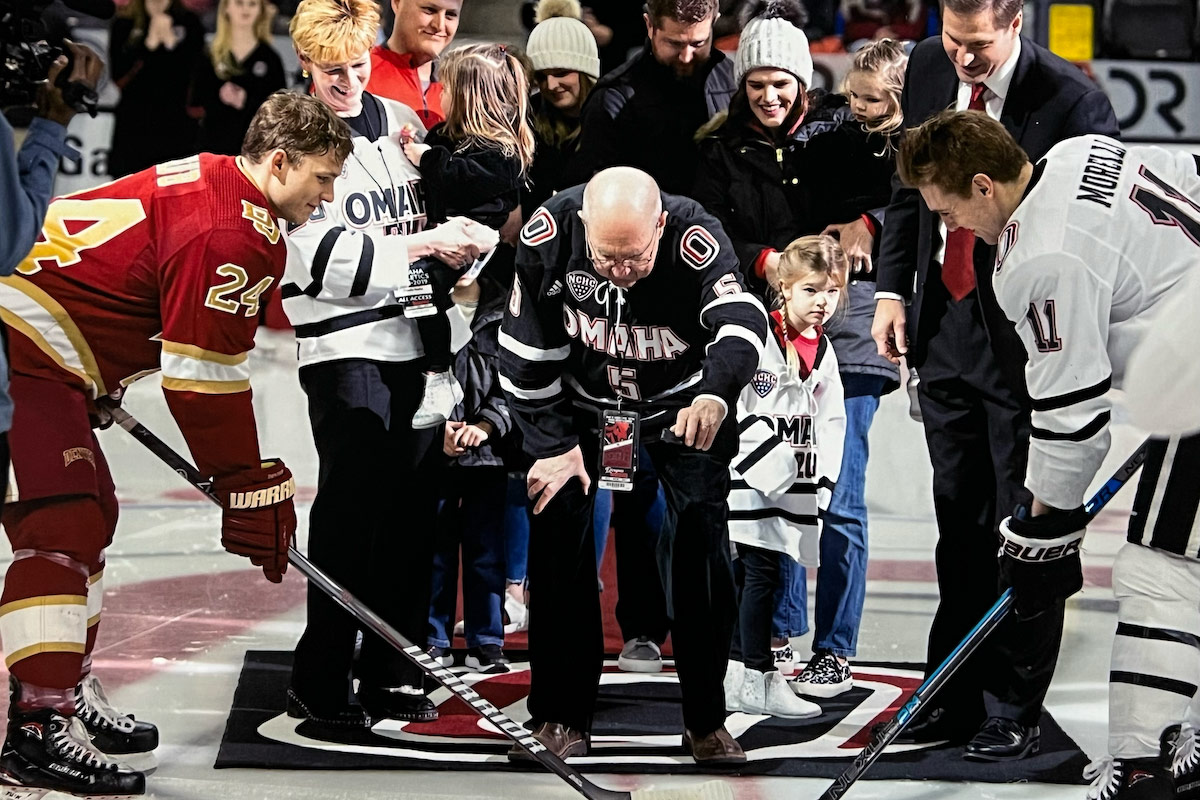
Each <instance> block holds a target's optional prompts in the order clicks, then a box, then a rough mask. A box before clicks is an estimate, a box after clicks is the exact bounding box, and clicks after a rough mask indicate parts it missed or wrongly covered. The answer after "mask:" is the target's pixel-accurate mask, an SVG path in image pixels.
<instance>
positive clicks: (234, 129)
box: [190, 0, 287, 156]
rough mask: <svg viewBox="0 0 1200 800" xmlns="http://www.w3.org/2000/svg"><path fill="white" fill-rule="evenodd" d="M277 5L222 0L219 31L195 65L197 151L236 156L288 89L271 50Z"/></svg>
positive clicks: (193, 95)
mask: <svg viewBox="0 0 1200 800" xmlns="http://www.w3.org/2000/svg"><path fill="white" fill-rule="evenodd" d="M273 15H274V7H273V6H271V5H269V4H268V2H267V0H221V2H220V3H219V4H218V5H217V33H216V35H215V36H214V37H213V40H212V44H211V45H210V46H209V48H208V53H207V54H206V55H207V57H206V58H201V59H199V60H198V61H197V64H196V73H195V75H194V76H193V78H192V91H191V100H190V103H191V105H192V108H193V112H192V113H193V114H194V115H198V116H199V117H200V138H199V141H198V149H199V150H200V152H202V153H219V154H221V155H227V156H235V155H237V154H238V153H240V152H242V139H244V138H245V136H246V130H247V129H248V128H249V127H250V120H251V119H253V118H254V113H255V112H256V111H258V107H259V106H261V105H262V104H263V101H264V100H266V99H267V98H268V97H270V96H271V94H272V92H275V91H277V90H279V89H285V88H287V77H286V76H285V75H284V70H283V61H282V60H281V59H280V57H279V53H277V52H276V51H275V48H274V47H272V46H271V17H272V16H273Z"/></svg>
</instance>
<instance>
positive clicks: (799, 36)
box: [733, 2, 813, 89]
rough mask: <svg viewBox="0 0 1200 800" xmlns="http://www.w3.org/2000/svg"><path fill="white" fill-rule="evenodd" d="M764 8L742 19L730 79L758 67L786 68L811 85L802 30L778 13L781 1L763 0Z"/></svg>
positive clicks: (810, 65) (739, 79)
mask: <svg viewBox="0 0 1200 800" xmlns="http://www.w3.org/2000/svg"><path fill="white" fill-rule="evenodd" d="M766 6H767V7H766V10H765V12H764V13H763V14H762V15H760V16H757V17H755V18H754V19H752V20H750V21H749V22H747V23H746V25H745V27H743V28H742V35H741V39H740V40H739V42H738V49H737V55H736V56H735V57H734V59H733V76H734V80H736V81H737V82H738V84H741V82H742V78H744V77H746V73H748V72H750V71H751V70H755V69H759V68H762V67H766V68H771V69H782V70H786V71H788V72H790V73H792V74H793V75H795V76H796V78H798V79H799V81H800V83H802V84H804V88H805V89H807V88H808V87H809V86H811V85H812V74H813V61H812V54H811V53H809V52H808V37H807V36H805V35H804V31H803V30H801V29H800V28H799V27H797V26H796V25H795V24H793V23H792V22H791V21H790V20H789V19H787V18H786V17H785V16H782V14H784V13H785V4H783V3H774V2H771V3H767V4H766Z"/></svg>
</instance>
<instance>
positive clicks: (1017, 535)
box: [1000, 505, 1091, 619]
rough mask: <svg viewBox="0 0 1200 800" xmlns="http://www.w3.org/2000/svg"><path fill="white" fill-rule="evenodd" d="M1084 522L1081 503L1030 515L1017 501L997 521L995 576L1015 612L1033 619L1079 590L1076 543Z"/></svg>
mask: <svg viewBox="0 0 1200 800" xmlns="http://www.w3.org/2000/svg"><path fill="white" fill-rule="evenodd" d="M1090 520H1091V517H1090V516H1089V515H1088V513H1087V512H1086V511H1084V510H1083V507H1082V506H1080V507H1079V508H1077V509H1074V510H1071V511H1053V512H1051V513H1049V514H1041V515H1039V516H1036V517H1034V516H1030V514H1029V509H1027V508H1026V507H1025V506H1024V505H1019V506H1017V509H1016V510H1015V511H1014V512H1013V515H1012V516H1011V517H1007V518H1005V520H1004V521H1003V522H1001V523H1000V536H1001V544H1000V580H1001V582H1002V583H1006V584H1008V585H1009V586H1011V587H1012V591H1013V607H1014V609H1015V610H1016V612H1017V616H1019V617H1021V618H1022V619H1029V618H1030V617H1036V616H1037V615H1038V614H1041V613H1042V612H1043V611H1048V610H1049V609H1050V608H1052V607H1053V606H1054V605H1055V604H1056V603H1058V602H1060V601H1062V600H1066V599H1067V598H1068V597H1070V596H1071V595H1073V594H1075V593H1076V592H1078V591H1079V590H1080V589H1082V588H1083V567H1082V565H1081V564H1080V561H1079V546H1080V545H1081V544H1082V543H1083V534H1084V532H1085V529H1086V526H1087V524H1088V522H1089V521H1090Z"/></svg>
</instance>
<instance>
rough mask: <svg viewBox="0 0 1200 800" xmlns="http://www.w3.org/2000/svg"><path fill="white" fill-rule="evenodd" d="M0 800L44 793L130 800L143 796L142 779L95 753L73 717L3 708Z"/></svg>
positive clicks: (33, 797) (24, 798)
mask: <svg viewBox="0 0 1200 800" xmlns="http://www.w3.org/2000/svg"><path fill="white" fill-rule="evenodd" d="M0 785H2V786H3V788H4V792H5V794H4V795H3V797H4V798H5V800H9V799H10V798H11V800H36V798H40V797H42V796H43V795H45V794H46V793H47V792H50V791H54V792H62V793H63V794H69V795H75V796H77V797H133V796H136V795H141V794H145V793H146V776H145V775H144V774H143V773H141V772H135V771H133V770H131V769H129V768H128V767H126V766H125V765H124V764H120V763H118V762H116V761H113V760H111V759H110V758H109V757H108V756H107V755H105V754H104V753H102V752H100V751H99V750H97V749H96V748H95V747H94V746H93V745H92V742H91V741H90V739H89V738H88V733H87V729H86V728H85V727H84V725H83V722H82V721H81V720H80V719H79V718H78V717H76V716H74V715H71V716H64V715H62V714H60V713H59V712H58V711H55V710H54V709H53V708H38V709H34V710H33V711H18V710H17V709H16V707H15V706H13V707H10V709H9V722H8V737H7V738H6V739H5V740H4V747H3V749H0Z"/></svg>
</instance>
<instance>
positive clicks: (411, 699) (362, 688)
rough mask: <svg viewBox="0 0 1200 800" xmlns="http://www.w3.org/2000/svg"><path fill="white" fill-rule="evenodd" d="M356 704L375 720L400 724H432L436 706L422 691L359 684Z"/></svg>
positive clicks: (436, 712)
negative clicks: (359, 704) (387, 720)
mask: <svg viewBox="0 0 1200 800" xmlns="http://www.w3.org/2000/svg"><path fill="white" fill-rule="evenodd" d="M358 702H360V703H362V706H363V708H365V709H366V710H367V713H369V714H370V715H371V716H372V717H374V718H375V719H394V720H399V721H401V722H433V721H434V720H436V719H437V718H438V710H437V706H435V705H434V704H433V701H432V700H430V699H429V697H428V696H426V695H425V693H424V691H423V690H421V689H419V688H417V687H413V686H391V687H384V686H367V685H364V684H361V683H360V684H359V686H358Z"/></svg>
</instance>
